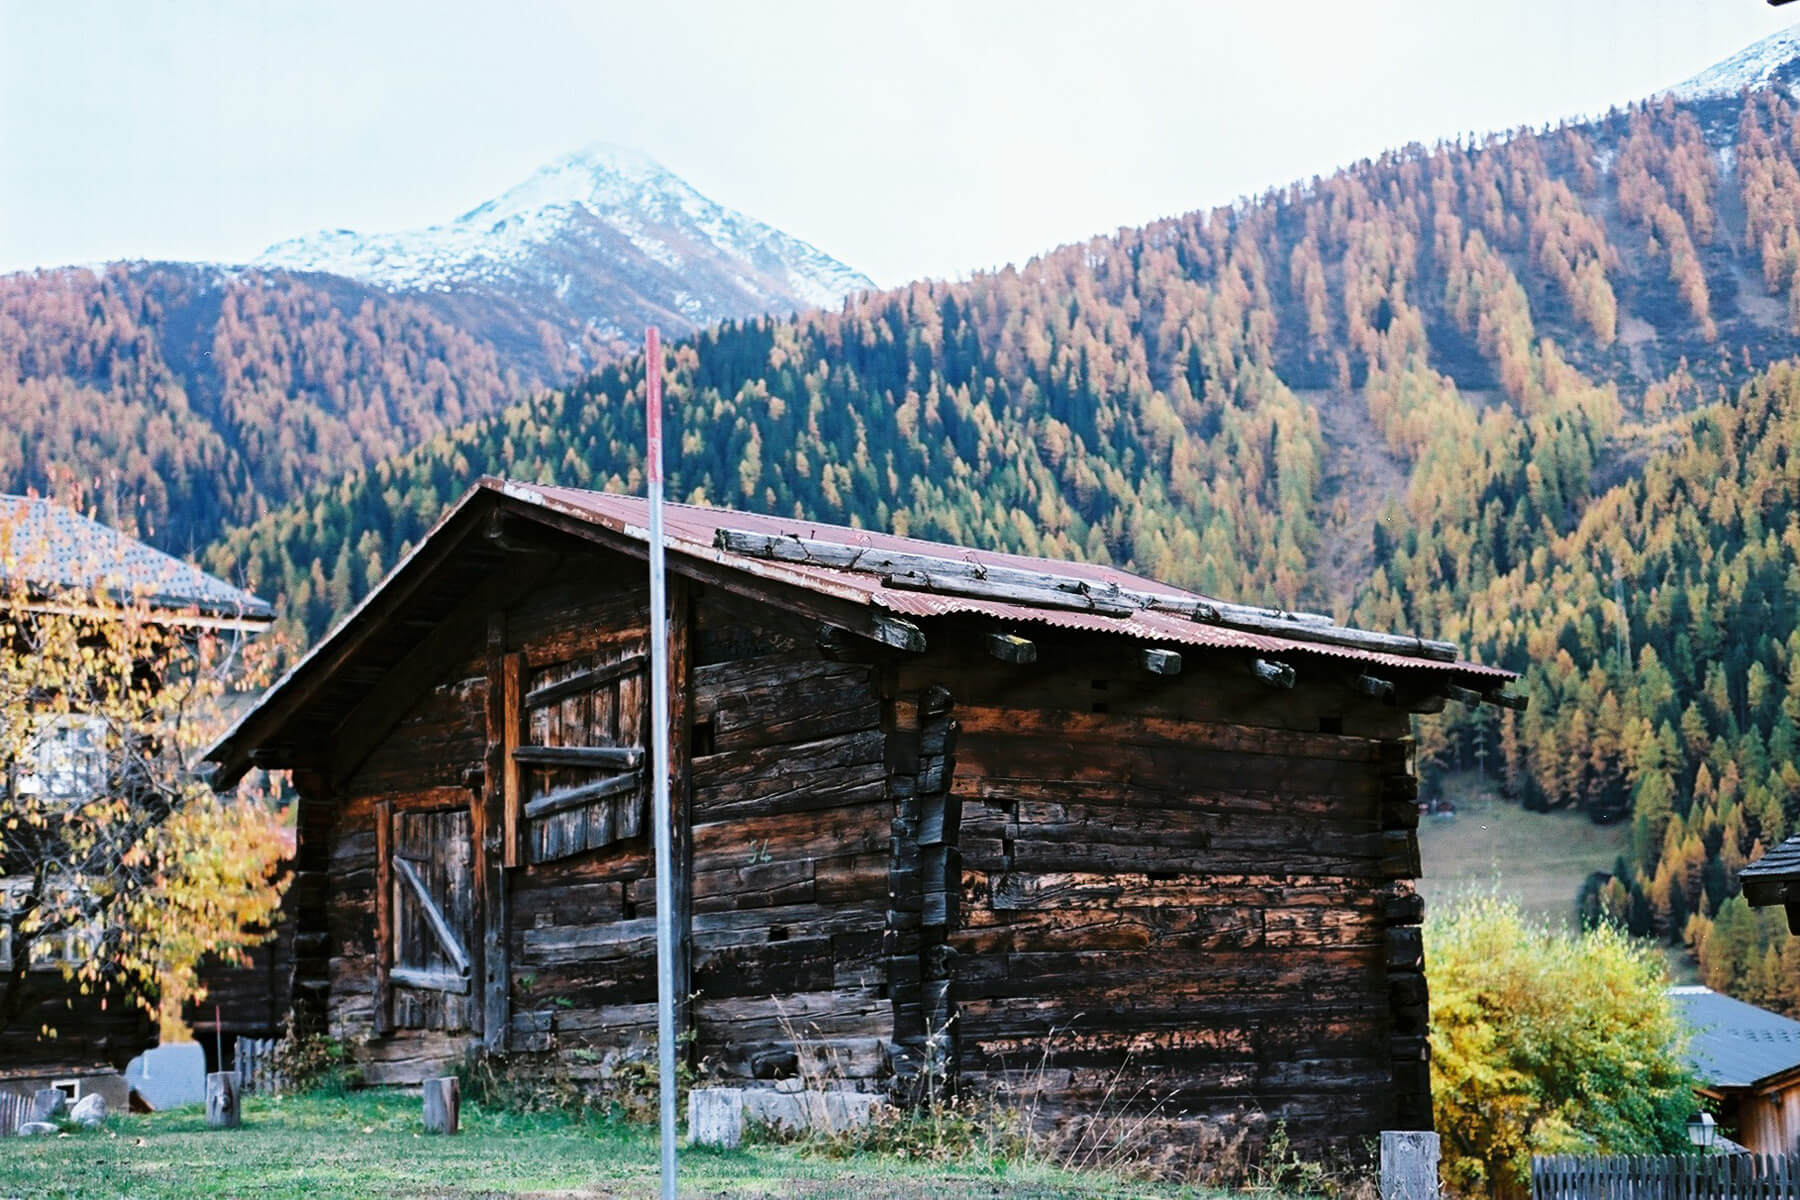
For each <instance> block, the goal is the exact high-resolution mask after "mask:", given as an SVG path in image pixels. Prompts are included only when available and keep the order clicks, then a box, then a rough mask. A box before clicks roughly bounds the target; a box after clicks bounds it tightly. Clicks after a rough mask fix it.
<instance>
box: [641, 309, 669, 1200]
mask: <svg viewBox="0 0 1800 1200" xmlns="http://www.w3.org/2000/svg"><path fill="white" fill-rule="evenodd" d="M644 392H645V402H646V405H647V408H646V414H645V422H644V424H645V428H646V429H647V430H648V432H649V435H650V436H649V442H650V445H649V454H648V458H647V460H646V470H645V472H644V474H645V476H646V482H647V484H648V487H649V493H650V778H651V785H650V786H651V797H652V803H651V814H652V820H653V821H654V822H655V825H656V1049H657V1059H658V1068H659V1071H658V1082H659V1085H660V1086H659V1089H658V1090H659V1092H660V1098H661V1109H662V1114H661V1115H662V1194H663V1200H675V1001H676V996H675V847H674V840H675V839H674V830H673V829H672V828H671V818H670V814H669V613H668V599H667V590H666V587H665V585H664V582H663V514H662V493H663V479H662V473H663V444H662V443H663V439H662V338H661V336H660V335H659V334H658V333H657V330H656V326H654V325H652V326H650V328H648V329H646V330H645V331H644Z"/></svg>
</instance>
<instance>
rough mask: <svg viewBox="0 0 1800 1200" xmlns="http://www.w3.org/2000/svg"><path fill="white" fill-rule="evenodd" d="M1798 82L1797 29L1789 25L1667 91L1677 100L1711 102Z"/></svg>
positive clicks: (1799, 44) (1799, 35)
mask: <svg viewBox="0 0 1800 1200" xmlns="http://www.w3.org/2000/svg"><path fill="white" fill-rule="evenodd" d="M1797 81H1800V25H1792V26H1789V27H1788V28H1786V29H1783V30H1782V31H1781V32H1779V33H1772V34H1770V35H1769V36H1768V37H1766V38H1763V39H1762V40H1761V41H1759V42H1752V43H1751V44H1750V45H1748V46H1745V47H1744V48H1743V49H1742V50H1739V51H1738V52H1737V53H1736V54H1733V55H1732V56H1731V57H1730V58H1726V59H1722V60H1721V61H1719V62H1716V63H1714V64H1713V65H1712V66H1710V67H1708V68H1707V69H1706V70H1704V71H1702V72H1700V73H1699V74H1698V75H1695V76H1694V77H1693V78H1691V79H1686V80H1683V81H1682V82H1680V83H1678V84H1676V85H1675V86H1674V87H1672V88H1670V89H1669V94H1672V95H1673V96H1674V97H1675V99H1677V100H1713V99H1719V98H1724V97H1731V96H1735V95H1737V94H1738V93H1739V92H1741V91H1743V90H1744V89H1746V88H1751V89H1755V88H1762V87H1781V88H1784V89H1790V90H1791V89H1792V87H1793V85H1794V84H1795V82H1797Z"/></svg>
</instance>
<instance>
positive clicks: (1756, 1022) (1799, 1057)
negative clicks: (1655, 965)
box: [1669, 987, 1800, 1087]
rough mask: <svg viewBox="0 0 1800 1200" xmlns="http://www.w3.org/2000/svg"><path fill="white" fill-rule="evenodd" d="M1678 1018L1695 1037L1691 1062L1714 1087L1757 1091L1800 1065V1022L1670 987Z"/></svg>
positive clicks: (1705, 992)
mask: <svg viewBox="0 0 1800 1200" xmlns="http://www.w3.org/2000/svg"><path fill="white" fill-rule="evenodd" d="M1669 998H1670V999H1671V1000H1672V1001H1674V1004H1675V1012H1676V1015H1677V1016H1679V1017H1680V1018H1681V1019H1682V1021H1683V1022H1684V1023H1685V1024H1686V1025H1687V1027H1688V1030H1689V1031H1690V1032H1691V1033H1692V1035H1693V1038H1692V1040H1691V1041H1690V1042H1689V1043H1688V1064H1689V1065H1690V1066H1692V1067H1693V1069H1694V1074H1695V1075H1697V1076H1699V1078H1700V1082H1701V1083H1703V1084H1706V1085H1708V1086H1710V1087H1753V1086H1754V1085H1755V1084H1756V1083H1757V1082H1758V1081H1760V1080H1764V1079H1767V1078H1769V1077H1770V1076H1771V1075H1779V1074H1781V1073H1782V1072H1783V1071H1790V1070H1793V1069H1794V1068H1795V1067H1800V1021H1794V1020H1790V1019H1789V1018H1787V1017H1784V1016H1782V1015H1780V1014H1779V1013H1772V1012H1770V1011H1769V1010H1768V1009H1766V1008H1758V1007H1756V1005H1754V1004H1745V1003H1744V1002H1743V1001H1742V1000H1733V999H1732V998H1731V997H1730V996H1721V995H1720V994H1719V993H1718V992H1715V991H1713V990H1712V989H1711V988H1705V987H1674V988H1670V989H1669Z"/></svg>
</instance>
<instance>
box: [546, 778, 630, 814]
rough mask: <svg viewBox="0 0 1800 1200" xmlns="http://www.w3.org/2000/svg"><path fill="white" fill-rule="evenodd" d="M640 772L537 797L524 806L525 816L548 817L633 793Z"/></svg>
mask: <svg viewBox="0 0 1800 1200" xmlns="http://www.w3.org/2000/svg"><path fill="white" fill-rule="evenodd" d="M643 777H644V773H643V772H642V771H630V772H627V773H626V774H624V775H612V776H609V777H608V778H606V779H601V780H597V781H595V782H593V783H584V784H582V785H581V786H580V787H572V788H564V789H563V790H561V791H559V792H551V793H549V794H548V795H543V796H539V797H538V798H537V799H535V800H533V801H531V802H530V803H529V804H527V805H526V806H525V815H526V816H527V817H530V818H533V819H535V818H537V817H548V816H550V815H552V814H554V813H559V812H566V811H567V810H569V809H571V808H579V807H581V806H582V805H584V804H592V803H594V802H595V801H596V800H605V799H606V798H607V797H609V796H619V795H624V794H625V793H628V792H631V791H634V790H636V789H637V787H638V785H639V784H640V783H642V782H643Z"/></svg>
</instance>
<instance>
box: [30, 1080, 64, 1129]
mask: <svg viewBox="0 0 1800 1200" xmlns="http://www.w3.org/2000/svg"><path fill="white" fill-rule="evenodd" d="M68 1111H69V1098H68V1097H67V1096H66V1095H64V1094H63V1090H62V1089H61V1088H53V1087H47V1088H39V1089H38V1090H37V1091H35V1092H33V1093H32V1094H31V1119H32V1120H33V1121H37V1122H44V1121H54V1120H56V1118H58V1117H60V1116H62V1115H63V1114H64V1113H66V1112H68Z"/></svg>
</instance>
